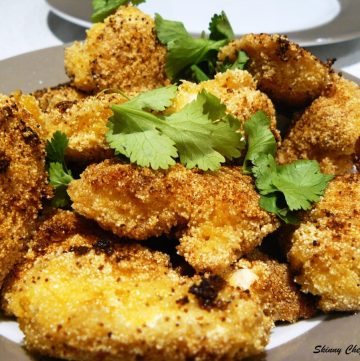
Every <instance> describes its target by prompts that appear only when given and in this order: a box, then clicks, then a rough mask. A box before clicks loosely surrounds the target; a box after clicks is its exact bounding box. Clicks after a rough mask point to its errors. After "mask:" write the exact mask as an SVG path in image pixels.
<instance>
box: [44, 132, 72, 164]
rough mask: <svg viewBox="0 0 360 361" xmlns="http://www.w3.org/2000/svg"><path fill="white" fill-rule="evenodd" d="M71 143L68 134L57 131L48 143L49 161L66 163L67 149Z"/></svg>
mask: <svg viewBox="0 0 360 361" xmlns="http://www.w3.org/2000/svg"><path fill="white" fill-rule="evenodd" d="M68 145H69V140H68V138H67V136H66V135H65V134H64V133H62V132H60V131H56V132H55V133H54V134H53V136H52V138H51V140H50V141H47V143H46V158H47V161H48V162H59V163H61V164H65V150H66V148H67V146H68Z"/></svg>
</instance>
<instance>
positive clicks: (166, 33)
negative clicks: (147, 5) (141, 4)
mask: <svg viewBox="0 0 360 361" xmlns="http://www.w3.org/2000/svg"><path fill="white" fill-rule="evenodd" d="M155 29H156V33H157V36H158V38H159V40H160V41H161V42H162V43H163V44H165V45H166V47H167V50H168V53H167V59H166V66H165V71H166V74H167V76H168V77H169V78H170V79H171V80H172V81H177V80H179V79H180V78H181V79H189V80H193V81H197V82H201V81H204V80H208V79H211V78H213V77H214V75H215V74H216V72H217V71H218V70H219V69H218V65H217V54H218V52H219V50H220V48H222V47H223V46H224V45H226V44H228V43H229V42H230V41H232V40H233V39H234V32H233V30H232V27H231V25H230V23H229V20H228V18H227V16H226V14H225V13H224V12H222V13H221V14H220V15H214V16H213V17H212V19H211V22H210V24H209V30H210V34H209V37H206V36H205V34H204V33H203V34H202V36H201V37H200V38H194V37H193V36H192V35H191V34H189V33H188V32H187V31H186V29H185V27H184V25H183V23H181V22H178V21H171V20H165V19H163V18H162V17H161V16H160V15H159V14H156V15H155ZM241 53H242V55H241V58H240V57H239V58H238V60H237V61H236V62H234V63H233V64H227V65H226V66H225V67H224V66H223V65H221V69H220V70H224V69H225V70H226V69H228V68H233V69H234V68H239V69H243V68H244V66H245V64H246V61H247V57H246V55H245V53H244V52H241ZM244 55H245V56H244Z"/></svg>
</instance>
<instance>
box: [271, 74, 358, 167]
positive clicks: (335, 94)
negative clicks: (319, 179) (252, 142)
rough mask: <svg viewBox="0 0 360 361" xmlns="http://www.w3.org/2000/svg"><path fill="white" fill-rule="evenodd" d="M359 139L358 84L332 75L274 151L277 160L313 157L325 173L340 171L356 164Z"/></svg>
mask: <svg viewBox="0 0 360 361" xmlns="http://www.w3.org/2000/svg"><path fill="white" fill-rule="evenodd" d="M358 139H360V87H359V86H358V85H357V84H355V83H354V82H352V81H350V80H346V79H343V78H341V77H339V76H334V82H333V83H332V85H331V86H330V87H329V88H328V89H327V91H326V92H325V93H324V94H323V95H322V96H321V97H319V98H318V99H316V100H315V101H314V102H313V103H312V104H311V106H310V107H309V108H307V109H306V111H305V112H304V114H303V115H302V116H301V118H300V119H299V120H298V121H297V122H296V123H295V125H294V127H293V128H292V129H291V131H290V133H289V135H288V137H287V138H286V139H285V140H284V142H283V144H282V147H281V148H280V149H279V151H278V155H277V157H278V160H279V162H280V163H289V162H292V161H293V160H296V159H316V160H317V161H318V162H319V163H320V167H321V170H322V171H323V172H325V173H330V174H331V173H332V174H344V173H348V172H350V171H351V170H352V168H353V166H354V164H355V163H356V149H355V148H356V146H355V144H356V141H358Z"/></svg>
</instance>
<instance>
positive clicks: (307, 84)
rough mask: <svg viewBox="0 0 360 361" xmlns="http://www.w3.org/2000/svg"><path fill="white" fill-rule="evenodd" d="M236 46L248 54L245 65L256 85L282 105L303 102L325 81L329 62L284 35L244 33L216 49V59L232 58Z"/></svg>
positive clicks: (329, 67)
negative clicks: (321, 59) (326, 62)
mask: <svg viewBox="0 0 360 361" xmlns="http://www.w3.org/2000/svg"><path fill="white" fill-rule="evenodd" d="M240 50H242V51H245V52H246V54H247V55H248V56H249V58H250V59H249V62H248V64H247V65H246V69H247V70H248V71H249V72H250V73H251V74H252V75H253V76H254V77H255V79H256V80H257V82H258V87H259V89H260V90H261V91H263V92H264V93H266V94H267V95H268V96H269V97H270V99H271V100H273V101H274V102H276V103H279V104H282V105H284V106H287V107H290V108H293V107H303V106H306V105H307V104H309V103H310V102H311V101H313V100H314V99H316V98H317V97H318V96H319V95H320V94H321V92H322V91H323V90H324V89H325V88H326V86H327V84H328V83H329V80H330V79H329V78H330V74H331V72H332V71H331V66H330V64H324V63H323V62H321V61H320V60H319V59H318V58H316V57H315V56H314V55H312V54H311V53H310V52H308V51H306V50H305V49H302V48H300V47H299V45H297V44H295V43H293V42H291V41H289V40H288V39H287V37H286V36H284V35H269V34H247V35H244V36H242V37H241V38H240V39H237V40H234V41H233V42H231V43H230V44H228V45H226V46H224V47H223V48H222V49H220V52H219V55H218V59H219V61H220V62H225V61H227V60H229V61H231V62H234V61H235V60H236V58H237V55H238V52H239V51H240Z"/></svg>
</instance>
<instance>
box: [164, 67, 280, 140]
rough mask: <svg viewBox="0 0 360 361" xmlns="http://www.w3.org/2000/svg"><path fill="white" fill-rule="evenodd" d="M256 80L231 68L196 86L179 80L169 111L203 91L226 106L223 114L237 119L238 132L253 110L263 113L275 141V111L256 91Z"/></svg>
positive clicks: (268, 100)
mask: <svg viewBox="0 0 360 361" xmlns="http://www.w3.org/2000/svg"><path fill="white" fill-rule="evenodd" d="M256 83H257V82H256V80H255V79H254V78H253V77H252V76H251V74H250V73H249V72H247V71H244V70H240V69H235V70H227V71H226V72H224V73H218V74H216V75H215V78H214V79H211V80H208V81H203V82H201V83H199V84H196V83H192V82H189V81H183V82H182V84H181V85H180V86H179V89H178V92H177V94H176V97H175V99H174V101H173V105H172V107H171V108H170V109H169V112H178V111H180V110H181V109H182V108H183V107H184V106H185V105H186V104H188V103H190V102H191V101H193V100H195V98H196V96H197V94H198V93H200V92H202V91H204V90H205V91H207V92H209V93H211V94H213V95H215V96H216V97H217V98H219V99H220V101H221V102H222V103H223V104H225V105H226V111H227V112H228V113H229V114H231V115H233V116H234V117H236V118H237V119H239V121H240V124H241V129H242V128H243V124H244V122H245V121H246V120H248V119H249V118H250V117H251V116H252V115H253V114H254V113H256V112H257V111H260V110H262V111H264V112H265V113H266V114H267V115H268V117H269V118H270V120H271V125H270V127H271V130H272V132H273V133H274V135H275V137H276V138H277V139H278V140H279V139H280V138H279V132H278V130H277V129H276V117H275V108H274V105H273V103H272V102H271V100H270V99H269V98H268V96H267V95H266V94H264V93H262V92H260V91H259V90H257V89H256Z"/></svg>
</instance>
